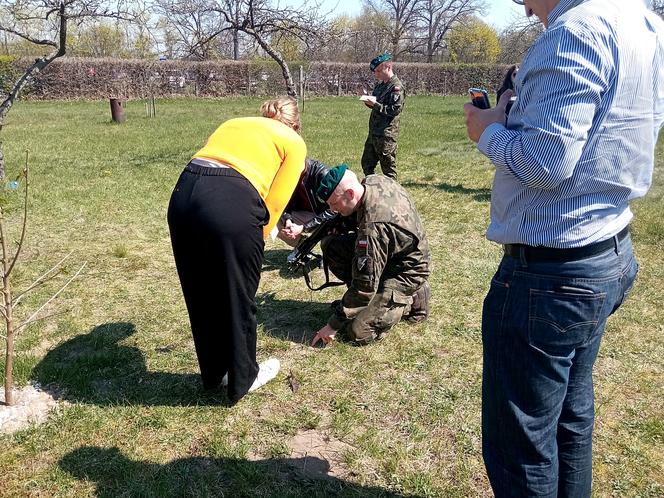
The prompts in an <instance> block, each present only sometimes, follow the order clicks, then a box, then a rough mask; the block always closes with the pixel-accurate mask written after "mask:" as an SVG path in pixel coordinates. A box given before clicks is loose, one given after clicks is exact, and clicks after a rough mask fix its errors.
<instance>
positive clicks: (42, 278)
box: [14, 251, 74, 306]
mask: <svg viewBox="0 0 664 498" xmlns="http://www.w3.org/2000/svg"><path fill="white" fill-rule="evenodd" d="M73 253H74V251H71V252H70V253H69V254H67V255H66V256H65V257H64V258H62V259H61V260H60V261H59V262H58V263H57V264H56V265H55V266H53V267H52V268H51V269H50V270H48V271H47V272H46V273H44V274H42V275H41V276H40V277H39V278H37V280H35V281H34V282H32V284H30V286H29V287H28V288H27V289H25V290H24V291H22V292H20V293H19V294H18V296H16V298H15V299H14V306H16V305H18V303H19V302H20V301H21V299H23V297H24V296H25V295H26V294H27V293H28V292H30V291H31V290H32V289H34V288H36V287H38V286H40V285H42V284H44V283H46V282H48V281H49V280H51V279H52V278H55V276H56V275H57V273H54V274H53V275H50V276H49V273H51V272H53V271H54V270H55V269H56V268H58V267H59V266H61V265H62V263H64V262H65V260H67V258H69V256H71V255H72V254H73Z"/></svg>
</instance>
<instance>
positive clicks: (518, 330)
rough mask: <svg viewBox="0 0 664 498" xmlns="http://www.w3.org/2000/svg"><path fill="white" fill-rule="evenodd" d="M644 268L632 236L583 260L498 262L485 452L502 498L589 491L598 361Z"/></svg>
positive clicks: (488, 312) (487, 337) (490, 312)
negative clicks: (608, 328)
mask: <svg viewBox="0 0 664 498" xmlns="http://www.w3.org/2000/svg"><path fill="white" fill-rule="evenodd" d="M637 271H638V263H637V262H636V259H635V258H634V253H633V250H632V241H631V239H630V237H629V235H628V236H626V237H625V238H624V239H623V240H622V241H618V240H617V239H616V238H614V247H613V248H612V249H609V250H607V251H605V252H603V253H601V254H598V255H595V256H591V257H588V258H585V259H581V260H578V261H570V262H563V263H560V262H557V263H549V262H528V261H526V260H525V259H524V258H512V257H507V256H506V257H504V258H503V260H502V261H501V263H500V267H499V268H498V271H497V272H496V274H495V276H494V278H493V280H492V282H491V288H490V290H489V292H488V294H487V296H486V298H485V300H484V309H483V313H482V342H483V350H484V365H483V382H482V454H483V457H484V463H485V466H486V469H487V473H488V475H489V480H490V481H491V487H492V488H493V491H494V493H495V495H496V497H498V498H501V497H504V496H510V497H511V496H514V497H517V496H541V497H557V496H565V497H588V496H590V488H591V481H592V431H593V424H594V392H593V380H592V369H593V364H594V362H595V358H596V357H597V352H598V350H599V345H600V341H601V340H602V335H603V333H604V328H605V325H606V320H607V318H608V317H609V316H610V315H611V314H612V313H613V312H614V311H615V310H616V309H618V307H619V306H620V304H621V303H622V301H623V299H624V298H625V296H626V294H627V292H628V291H629V289H630V287H631V286H632V283H633V282H634V279H635V277H636V273H637Z"/></svg>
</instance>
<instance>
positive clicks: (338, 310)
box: [312, 164, 431, 345]
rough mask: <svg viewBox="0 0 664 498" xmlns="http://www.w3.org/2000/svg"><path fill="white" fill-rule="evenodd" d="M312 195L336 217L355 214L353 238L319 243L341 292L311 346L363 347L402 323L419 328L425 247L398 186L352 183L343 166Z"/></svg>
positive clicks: (424, 306)
mask: <svg viewBox="0 0 664 498" xmlns="http://www.w3.org/2000/svg"><path fill="white" fill-rule="evenodd" d="M318 196H319V197H320V199H321V200H323V201H327V203H328V204H329V206H330V208H331V209H332V210H333V211H336V212H338V213H339V214H341V215H342V216H350V215H352V214H355V215H356V216H357V234H356V235H330V236H328V237H327V238H325V239H323V241H322V242H321V248H322V250H323V257H324V258H325V261H326V263H327V264H328V266H329V268H330V270H331V271H332V273H334V275H336V276H337V277H338V278H339V279H341V280H343V281H344V282H346V284H347V285H348V290H347V291H346V293H345V294H344V296H343V298H342V299H341V301H338V302H336V303H335V304H333V309H334V314H333V315H332V316H331V317H330V319H329V320H328V323H327V325H325V326H324V327H323V328H322V329H320V330H319V331H318V333H317V334H316V336H315V337H314V339H313V341H312V345H314V344H316V343H317V342H318V341H321V340H322V341H323V343H325V344H327V343H328V342H330V341H331V340H332V339H334V337H335V335H336V334H337V332H339V334H340V336H342V337H343V338H344V339H348V340H351V341H355V342H357V343H359V344H366V343H368V342H371V341H372V340H374V339H379V338H380V337H381V335H382V334H384V333H386V332H387V331H389V330H390V329H391V328H392V327H393V326H394V325H396V324H397V323H398V322H399V320H401V319H402V318H403V319H405V320H407V321H409V322H420V321H423V320H425V319H426V318H427V316H428V312H429V293H430V292H429V284H428V282H427V279H428V278H429V265H430V262H431V256H430V254H429V243H428V242H427V238H426V235H425V234H424V227H423V226H422V222H421V221H420V217H419V215H418V214H417V211H416V210H415V206H414V205H413V201H412V199H411V198H410V196H409V195H408V192H406V189H404V188H403V187H402V186H401V185H399V184H398V183H397V182H395V181H394V180H392V179H391V178H386V177H384V176H380V175H371V176H368V177H366V178H365V179H364V181H363V182H362V183H360V182H359V180H358V179H357V176H355V173H353V172H352V171H350V170H348V169H347V167H346V165H345V164H342V165H340V166H336V167H335V168H332V169H331V170H330V172H329V173H328V174H327V175H326V176H325V177H324V178H323V180H322V181H321V185H320V187H319V188H318Z"/></svg>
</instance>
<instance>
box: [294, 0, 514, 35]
mask: <svg viewBox="0 0 664 498" xmlns="http://www.w3.org/2000/svg"><path fill="white" fill-rule="evenodd" d="M286 3H288V2H286ZM291 3H292V4H293V5H295V4H296V3H297V1H295V0H294V1H292V2H291ZM321 3H322V6H323V8H324V9H326V10H329V11H332V12H333V15H337V14H338V15H341V14H348V15H351V16H354V15H357V14H359V13H360V11H361V10H362V2H361V1H360V0H321ZM486 4H487V11H486V15H485V16H483V17H482V19H483V20H484V21H485V22H487V23H489V24H491V25H493V26H494V27H495V28H497V29H498V30H500V29H502V28H504V27H505V26H506V25H508V24H509V23H510V21H511V20H512V19H513V18H515V17H516V18H519V17H523V16H524V9H523V6H522V5H517V4H515V3H514V2H512V0H486Z"/></svg>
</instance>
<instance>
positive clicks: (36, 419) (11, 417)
mask: <svg viewBox="0 0 664 498" xmlns="http://www.w3.org/2000/svg"><path fill="white" fill-rule="evenodd" d="M58 398H59V394H58V393H57V392H55V391H54V390H51V389H44V388H43V387H42V386H40V385H39V384H37V383H34V384H30V385H28V386H25V387H22V388H20V389H14V405H12V406H7V405H5V392H4V389H2V392H0V432H2V433H5V434H10V433H13V432H16V431H18V430H21V429H24V428H26V427H28V426H30V425H33V424H41V423H43V422H45V421H46V420H47V419H48V415H49V413H51V411H52V410H54V409H55V408H56V407H57V406H58V403H59V402H58Z"/></svg>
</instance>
